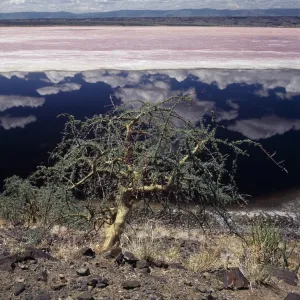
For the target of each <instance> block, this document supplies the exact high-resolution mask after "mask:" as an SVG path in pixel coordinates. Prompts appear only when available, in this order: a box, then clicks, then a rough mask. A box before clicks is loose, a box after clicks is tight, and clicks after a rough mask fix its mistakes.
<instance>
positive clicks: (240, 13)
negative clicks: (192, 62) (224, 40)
mask: <svg viewBox="0 0 300 300" xmlns="http://www.w3.org/2000/svg"><path fill="white" fill-rule="evenodd" d="M249 16H253V17H258V16H261V17H269V16H270V17H271V16H285V17H300V8H299V9H281V8H274V9H253V10H246V9H245V10H229V9H224V10H217V9H209V8H205V9H181V10H119V11H110V12H96V13H83V14H76V13H70V12H64V11H61V12H16V13H0V20H9V19H15V20H16V19H21V20H24V19H95V18H139V17H142V18H147V17H151V18H157V17H162V18H168V17H249Z"/></svg>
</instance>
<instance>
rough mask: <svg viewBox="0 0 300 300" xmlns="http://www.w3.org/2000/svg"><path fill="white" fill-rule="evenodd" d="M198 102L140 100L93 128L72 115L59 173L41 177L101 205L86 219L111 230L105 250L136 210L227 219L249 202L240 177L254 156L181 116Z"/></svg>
mask: <svg viewBox="0 0 300 300" xmlns="http://www.w3.org/2000/svg"><path fill="white" fill-rule="evenodd" d="M191 102H192V100H191V99H190V98H189V97H188V96H178V97H172V98H170V99H167V100H165V101H162V102H159V103H154V104H153V103H149V102H142V101H132V102H128V103H126V104H125V105H124V106H113V109H112V110H111V111H110V112H108V113H107V114H103V115H97V116H94V117H92V118H90V119H86V120H85V121H79V120H75V119H74V118H73V117H72V116H69V120H68V122H67V123H66V126H65V129H64V132H63V138H62V141H61V142H60V144H59V145H58V146H57V147H56V149H55V150H54V152H53V153H52V155H51V161H52V164H51V166H50V167H44V168H41V170H40V171H38V172H37V173H36V174H35V175H34V177H35V178H39V179H40V182H43V183H44V184H45V183H47V182H48V183H49V182H51V185H52V186H53V185H55V186H64V187H66V188H67V190H68V191H72V192H73V194H75V195H78V194H79V192H80V193H81V194H82V195H84V197H85V198H87V199H89V201H93V203H95V201H97V203H98V208H99V210H98V213H97V215H95V213H94V211H93V210H88V211H89V213H88V214H87V215H85V216H86V218H87V219H89V220H94V221H97V222H98V224H105V223H107V224H109V225H108V226H107V229H106V239H105V241H104V244H103V251H105V250H107V249H109V248H111V247H113V246H114V245H115V243H116V242H118V240H119V237H120V235H121V234H122V231H123V228H124V226H125V222H126V220H127V218H128V216H129V215H130V213H131V212H132V210H133V207H134V206H135V204H136V203H141V202H142V203H149V202H151V201H154V202H156V203H157V202H158V203H160V204H162V207H166V206H168V205H169V204H170V203H173V204H176V205H177V207H179V208H180V207H181V206H183V205H185V204H189V203H194V204H197V205H198V206H200V207H202V208H203V209H204V208H207V207H210V208H212V209H213V210H214V211H215V212H216V213H217V214H220V215H221V216H222V217H224V218H226V205H227V204H228V203H229V202H232V201H241V200H243V196H242V195H241V194H239V193H238V191H237V188H236V185H235V181H234V173H235V167H236V158H237V157H238V155H244V154H245V153H246V152H245V151H244V150H242V149H241V148H240V145H241V143H242V142H241V141H237V142H228V141H226V140H222V139H218V138H217V137H216V128H215V126H211V125H204V124H203V123H201V121H200V122H199V124H194V123H192V122H190V121H189V120H188V119H187V118H185V117H184V116H183V115H182V114H180V111H179V110H178V107H179V105H181V106H182V105H183V104H184V105H189V104H190V103H191ZM221 149H223V151H222V150H221ZM228 149H230V151H228ZM87 207H88V206H87Z"/></svg>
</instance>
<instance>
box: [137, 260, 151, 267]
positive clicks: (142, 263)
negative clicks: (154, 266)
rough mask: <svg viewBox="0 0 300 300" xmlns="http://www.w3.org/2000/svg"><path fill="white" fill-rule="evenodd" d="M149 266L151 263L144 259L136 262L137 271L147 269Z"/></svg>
mask: <svg viewBox="0 0 300 300" xmlns="http://www.w3.org/2000/svg"><path fill="white" fill-rule="evenodd" d="M148 266H149V263H148V262H147V261H146V260H144V259H142V260H139V261H137V262H136V268H137V269H143V268H147V267H148Z"/></svg>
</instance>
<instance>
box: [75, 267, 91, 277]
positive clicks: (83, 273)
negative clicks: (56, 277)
mask: <svg viewBox="0 0 300 300" xmlns="http://www.w3.org/2000/svg"><path fill="white" fill-rule="evenodd" d="M76 274H77V275H78V276H88V275H90V274H91V273H90V269H89V268H87V267H82V268H79V269H77V270H76Z"/></svg>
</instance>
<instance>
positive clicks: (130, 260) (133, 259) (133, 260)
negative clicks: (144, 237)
mask: <svg viewBox="0 0 300 300" xmlns="http://www.w3.org/2000/svg"><path fill="white" fill-rule="evenodd" d="M123 258H124V260H125V262H127V263H128V264H135V263H136V262H137V261H138V259H137V258H136V257H135V256H134V255H133V254H132V253H131V252H129V251H125V252H124V253H123Z"/></svg>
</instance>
